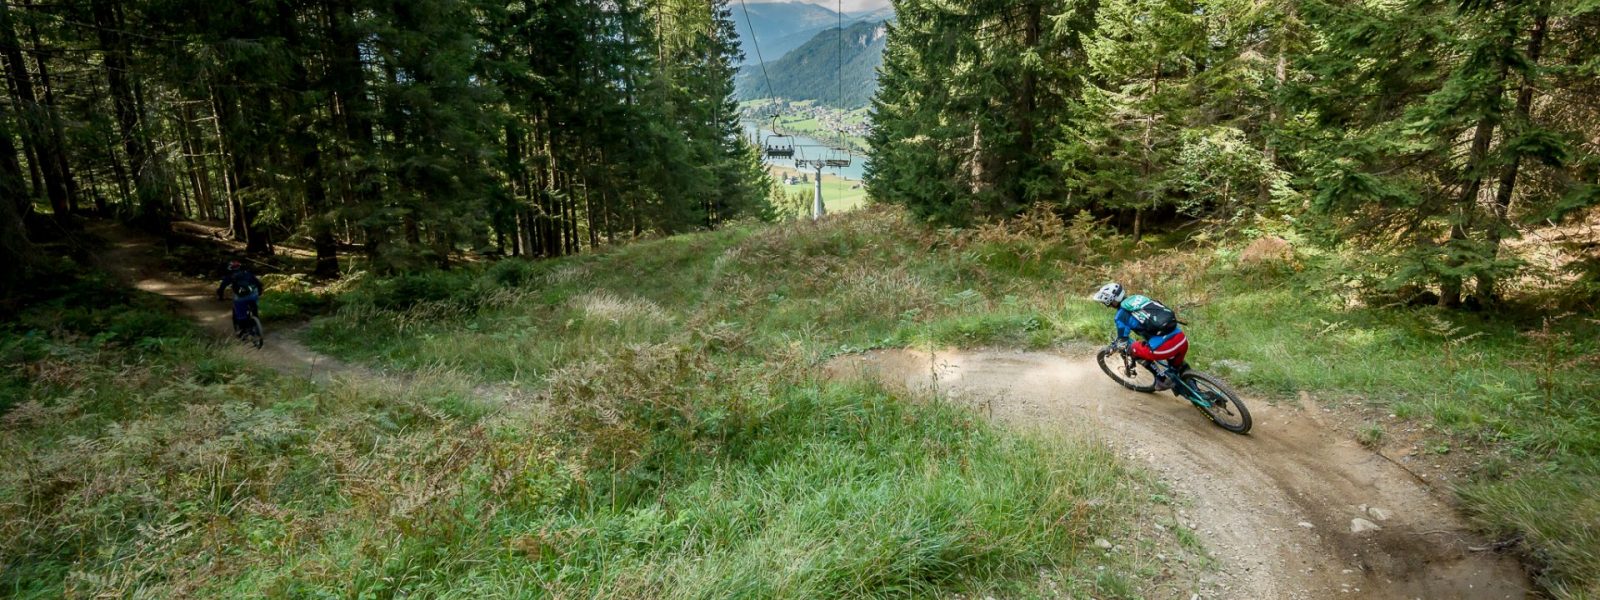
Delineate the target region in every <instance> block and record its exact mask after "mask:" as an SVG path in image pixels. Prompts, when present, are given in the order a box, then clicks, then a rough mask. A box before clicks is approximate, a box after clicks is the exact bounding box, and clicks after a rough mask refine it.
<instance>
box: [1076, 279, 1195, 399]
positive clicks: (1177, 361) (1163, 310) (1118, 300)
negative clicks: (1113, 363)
mask: <svg viewBox="0 0 1600 600" xmlns="http://www.w3.org/2000/svg"><path fill="white" fill-rule="evenodd" d="M1091 298H1093V299H1094V301H1096V302H1099V303H1101V304H1104V305H1106V306H1108V307H1116V308H1117V316H1116V317H1114V318H1112V323H1114V324H1115V325H1116V327H1117V341H1116V345H1117V346H1118V347H1119V348H1121V349H1123V350H1127V351H1131V352H1132V354H1133V355H1134V356H1136V357H1138V358H1141V359H1144V360H1148V361H1151V362H1161V361H1165V362H1166V364H1167V366H1169V367H1171V368H1172V371H1171V372H1172V374H1173V377H1166V376H1158V377H1157V378H1156V390H1157V391H1164V390H1170V389H1172V387H1173V386H1174V385H1176V384H1177V381H1176V376H1177V375H1179V374H1182V373H1183V372H1184V371H1187V370H1188V369H1189V364H1188V363H1187V362H1184V360H1183V357H1184V355H1187V354H1188V353H1189V339H1188V338H1187V337H1185V336H1184V335H1183V329H1181V328H1180V327H1179V326H1178V317H1177V315H1176V314H1175V313H1173V312H1172V309H1170V308H1167V306H1166V305H1165V304H1162V303H1160V302H1156V301H1155V300H1151V299H1150V298H1147V297H1145V296H1140V295H1133V296H1129V295H1127V292H1126V291H1124V290H1123V289H1122V284H1119V283H1108V284H1105V285H1104V286H1101V287H1100V290H1099V291H1096V292H1095V293H1094V295H1093V296H1091ZM1135 333H1137V334H1139V336H1140V337H1143V338H1144V341H1139V342H1135V341H1132V340H1131V339H1129V336H1130V335H1131V334H1135Z"/></svg>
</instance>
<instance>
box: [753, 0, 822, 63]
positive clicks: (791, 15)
mask: <svg viewBox="0 0 1600 600" xmlns="http://www.w3.org/2000/svg"><path fill="white" fill-rule="evenodd" d="M747 10H748V18H747V17H746V11H747ZM838 21H839V14H838V13H836V12H833V11H831V10H828V9H826V8H823V7H821V6H817V5H815V4H806V3H803V2H771V3H760V4H749V5H745V6H735V7H733V24H734V29H735V30H736V31H737V33H738V34H739V49H740V50H743V51H744V62H745V64H749V65H753V64H756V44H760V46H761V54H762V56H764V57H765V58H766V59H767V62H769V63H770V62H772V61H774V60H777V59H778V58H779V57H781V56H783V55H784V54H785V53H787V52H788V51H790V50H793V49H795V48H798V47H800V45H802V44H804V43H806V41H807V40H810V39H811V37H812V36H814V35H816V33H817V32H818V31H822V30H824V29H827V28H829V27H836V26H837V25H838ZM752 26H753V27H754V28H755V37H754V38H752V37H751V35H750V29H751V27H752ZM752 40H754V41H752Z"/></svg>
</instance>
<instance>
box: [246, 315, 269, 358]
mask: <svg viewBox="0 0 1600 600" xmlns="http://www.w3.org/2000/svg"><path fill="white" fill-rule="evenodd" d="M247 328H248V331H246V332H245V339H244V341H245V343H246V344H250V345H251V346H253V347H255V349H257V350H260V349H261V346H262V345H264V344H265V343H266V335H265V334H264V333H262V331H261V318H260V317H256V316H251V317H250V325H248V326H247Z"/></svg>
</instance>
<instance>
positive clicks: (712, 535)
mask: <svg viewBox="0 0 1600 600" xmlns="http://www.w3.org/2000/svg"><path fill="white" fill-rule="evenodd" d="M882 224H883V222H882V221H880V220H866V221H859V222H857V223H856V225H854V226H845V225H832V226H826V227H823V228H811V229H809V230H808V231H803V232H800V231H797V232H796V233H795V234H794V235H795V237H794V238H793V239H788V240H779V239H774V238H773V237H772V235H773V232H772V231H770V230H764V231H758V230H732V231H726V232H719V233H714V234H701V235H691V236H681V237H676V238H671V239H666V240H661V241H659V242H652V243H648V244H639V245H636V246H631V247H627V248H622V249H618V250H615V251H612V252H609V253H606V254H602V255H592V256H583V257H577V258H574V259H570V260H562V261H549V262H541V263H524V262H513V261H507V262H502V263H499V264H495V265H492V266H487V267H484V268H478V269H462V270H458V271H456V272H451V273H429V274H420V275H413V276H408V277H401V278H395V279H387V280H373V281H369V282H367V283H366V284H365V285H361V286H358V287H357V288H356V289H355V290H354V291H351V292H349V293H347V294H345V295H343V296H341V297H340V298H339V299H338V308H337V310H336V312H335V314H334V315H333V316H331V317H328V318H325V319H323V320H320V321H319V322H318V323H317V325H316V336H315V338H316V340H317V342H318V344H319V345H321V346H322V347H324V348H327V349H330V350H332V351H337V352H339V353H341V354H343V355H345V356H348V357H352V358H361V359H365V360H371V361H374V362H379V363H386V364H390V365H396V366H402V367H405V368H407V369H408V370H409V371H410V373H409V374H408V375H406V376H405V378H404V379H368V378H364V377H360V376H347V377H344V378H342V379H339V380H338V381H335V382H333V383H332V384H330V385H327V386H318V385H314V384H312V383H310V382H307V381H304V380H300V379H296V378H292V377H286V376H281V375H278V374H276V373H273V372H270V371H265V370H262V369H258V368H254V367H252V366H250V365H249V363H248V357H249V354H248V353H238V354H236V353H234V351H235V347H234V346H233V345H231V344H224V343H213V342H209V341H207V340H206V339H205V338H204V337H203V336H202V335H200V334H199V333H198V332H197V331H196V330H195V329H194V328H193V327H192V326H191V325H189V324H188V323H185V322H184V321H182V320H179V319H178V318H176V317H174V316H172V315H171V314H170V313H168V312H166V310H167V309H166V307H165V305H164V303H163V302H162V301H160V300H159V299H155V298H152V297H148V296H142V295H127V294H122V295H116V294H115V293H111V292H107V290H111V289H115V288H114V286H113V285H112V284H111V283H110V282H108V281H105V280H104V279H103V278H95V277H86V278H80V279H75V280H74V283H73V284H71V286H69V289H64V290H56V291H54V292H51V293H50V294H46V296H49V297H50V298H53V299H50V300H45V301H40V302H38V303H36V304H35V305H34V306H33V307H32V308H30V309H28V310H27V311H26V312H24V314H23V315H21V316H20V317H19V318H18V319H17V320H16V321H14V322H10V323H6V324H4V325H3V326H0V364H3V365H5V366H6V367H7V369H6V370H5V372H6V373H8V374H7V375H6V376H5V378H4V379H0V390H3V391H5V392H6V397H7V398H15V401H14V402H13V403H12V405H10V406H7V407H0V410H4V411H5V412H4V415H3V417H0V450H3V451H4V452H5V453H6V455H7V456H8V464H10V465H11V466H10V467H8V468H7V469H4V470H0V561H3V562H0V593H4V594H5V595H8V596H13V597H19V598H47V597H60V596H129V595H146V596H151V597H183V596H193V597H330V596H337V597H362V598H367V597H398V596H408V597H443V598H483V597H526V596H554V597H572V596H584V597H590V596H600V595H604V596H612V597H637V598H645V597H649V598H655V597H708V598H709V597H717V598H720V597H727V596H729V595H741V596H749V597H784V598H813V597H841V596H873V597H881V596H928V595H947V594H956V593H960V594H975V595H986V594H995V595H1001V596H1038V595H1043V594H1045V593H1047V592H1046V590H1047V589H1048V590H1056V589H1060V590H1065V593H1068V594H1070V595H1074V596H1090V595H1092V596H1095V597H1108V598H1117V597H1121V598H1131V597H1138V596H1140V595H1143V594H1144V593H1145V592H1144V591H1143V590H1147V589H1149V588H1150V586H1154V585H1171V584H1170V583H1161V582H1160V575H1159V574H1160V572H1161V568H1160V565H1159V564H1158V563H1156V562H1155V561H1154V560H1153V559H1151V558H1149V557H1150V556H1151V555H1153V554H1154V553H1153V552H1142V553H1138V554H1137V556H1134V555H1127V556H1114V557H1107V556H1103V555H1101V553H1098V552H1097V551H1095V550H1093V549H1092V546H1091V543H1092V541H1093V540H1094V539H1095V538H1096V537H1114V538H1118V539H1121V538H1123V537H1125V536H1127V535H1128V530H1129V529H1130V528H1131V527H1133V526H1134V524H1135V523H1136V522H1138V521H1140V520H1141V519H1147V518H1151V517H1149V516H1148V515H1147V514H1146V513H1145V510H1146V507H1147V506H1148V499H1149V498H1150V497H1151V495H1152V493H1151V492H1152V490H1153V489H1154V488H1155V487H1156V486H1155V484H1154V483H1153V482H1151V481H1149V480H1148V479H1147V478H1146V477H1145V476H1144V475H1142V474H1141V473H1139V472H1136V471H1131V470H1129V469H1128V468H1126V467H1124V466H1123V465H1122V464H1121V463H1120V462H1119V460H1118V459H1117V458H1116V457H1114V456H1112V455H1111V454H1110V453H1109V452H1108V451H1107V450H1106V449H1105V448H1104V447H1103V446H1101V445H1099V444H1097V443H1094V442H1093V441H1091V440H1083V439H1059V438H1049V439H1046V438H1040V437H1034V436H1030V435H1024V434H1018V433H1012V432H1004V431H1001V430H999V429H997V428H995V427H993V426H991V425H990V424H988V423H987V422H985V421H983V420H982V419H981V417H979V416H978V415H976V414H974V413H972V412H970V411H966V410H962V409H959V408H956V407H952V406H948V405H946V404H944V403H942V402H941V401H939V400H938V399H937V398H911V397H906V396H905V395H904V394H903V393H900V392H895V391H891V390H886V389H882V388H879V387H874V386H872V385H870V384H867V383H861V382H848V381H845V382H840V381H831V380H825V379H818V378H816V377H815V376H814V375H812V373H813V372H814V369H813V366H814V362H813V360H814V358H815V357H817V356H821V355H823V354H825V353H827V352H830V351H831V349H834V348H837V347H838V344H839V343H840V340H841V339H858V338H857V337H856V336H855V335H845V336H839V335H836V334H834V333H831V332H824V331H820V330H812V333H811V334H810V335H809V336H808V338H807V339H806V340H800V339H797V338H794V337H792V334H795V333H797V332H800V331H803V330H804V329H805V328H800V329H797V330H794V331H789V330H787V329H786V327H787V326H786V325H785V324H786V323H789V322H791V321H803V320H806V319H807V317H806V312H810V313H813V314H815V313H822V315H823V317H824V319H825V320H826V321H828V322H837V323H844V322H846V321H847V320H848V316H847V315H846V314H844V313H843V312H838V311H835V310H827V311H818V310H816V307H814V306H813V307H812V308H810V309H805V312H802V311H801V310H800V309H799V305H791V306H786V307H785V308H790V307H793V308H795V309H796V310H795V311H794V312H793V313H787V314H786V316H783V317H781V318H778V319H775V320H774V321H772V322H767V323H761V324H759V325H757V324H756V323H755V321H756V320H757V318H758V314H757V313H758V311H755V310H750V309H748V308H743V309H739V310H730V307H731V306H734V304H733V303H735V302H737V301H739V298H742V297H744V295H745V294H746V293H754V292H753V288H752V289H750V290H741V289H735V288H739V287H740V286H742V285H744V284H742V283H740V282H741V281H742V280H743V279H744V278H746V277H750V276H751V275H752V274H753V271H752V269H751V267H752V263H750V262H748V261H751V260H758V259H759V258H758V257H759V256H762V255H764V254H766V253H773V252H779V253H787V252H794V253H796V254H795V255H794V256H793V258H795V259H800V258H802V257H803V256H805V255H810V256H811V257H812V258H818V259H821V258H824V257H825V256H826V255H828V254H829V253H833V252H837V251H845V250H850V249H852V248H857V244H860V243H862V242H864V241H865V238H863V237H861V235H860V234H862V233H865V232H862V231H857V230H855V229H853V227H859V226H861V225H866V226H871V227H877V226H880V225H882ZM774 244H777V245H774ZM850 251H852V252H853V251H855V250H850ZM741 257H742V258H741ZM774 264H776V263H774ZM785 264H788V265H789V266H792V267H794V268H795V269H796V270H795V271H794V272H792V273H791V274H790V275H799V276H798V277H793V279H794V281H796V284H795V285H792V286H780V287H786V289H787V290H788V293H789V294H791V296H789V298H793V299H795V300H796V301H799V300H800V299H801V298H804V297H805V296H806V295H807V294H809V293H811V291H809V290H810V287H811V286H812V285H818V286H822V287H829V286H828V284H827V283H826V282H825V281H824V280H821V279H813V278H812V277H811V276H809V275H805V274H806V273H809V272H810V271H808V270H806V269H805V265H804V264H800V263H794V262H785ZM777 275H778V277H777V278H775V279H770V280H768V281H771V282H776V281H777V280H778V279H788V278H789V277H784V276H782V275H781V272H780V273H778V274H777ZM872 281H878V283H871V282H872ZM883 283H884V282H883V281H882V280H876V279H870V278H869V279H864V280H862V281H861V284H863V285H883ZM816 291H818V292H820V291H822V288H818V289H817V290H816ZM868 291H870V290H869V289H868V288H861V289H858V290H856V291H855V292H853V293H857V294H865V293H866V292H868ZM775 293H778V292H777V291H776V290H774V291H770V292H769V293H768V294H767V296H771V294H775ZM764 297H766V296H764ZM107 298H114V300H112V301H107V300H106V299H107ZM87 299H96V300H97V302H96V303H93V304H88V303H86V302H85V300H87ZM853 301H861V302H865V301H866V297H865V296H862V297H861V298H859V299H858V300H853ZM767 302H769V303H771V304H770V305H769V306H772V305H783V304H784V303H785V300H784V299H783V298H778V297H776V296H774V297H770V298H767ZM841 309H842V307H841ZM740 320H745V321H744V322H743V323H741V322H740ZM899 326H900V322H899V321H898V320H896V319H893V318H890V319H886V320H883V321H878V322H876V325H874V327H875V331H890V330H893V329H894V328H897V327H899ZM752 328H755V329H752ZM841 331H844V330H843V329H841ZM797 344H798V345H797ZM524 353H526V354H527V356H526V357H522V358H516V357H518V356H519V355H523V354H524ZM241 357H242V358H241ZM486 380H488V381H493V380H504V381H516V382H519V383H520V385H516V386H512V387H510V388H507V391H506V392H504V393H500V392H496V393H493V394H483V393H480V392H479V391H478V390H479V387H478V386H479V384H480V383H481V382H483V381H486ZM1171 543H1173V544H1176V541H1173V542H1171ZM1101 567H1103V569H1102V568H1101Z"/></svg>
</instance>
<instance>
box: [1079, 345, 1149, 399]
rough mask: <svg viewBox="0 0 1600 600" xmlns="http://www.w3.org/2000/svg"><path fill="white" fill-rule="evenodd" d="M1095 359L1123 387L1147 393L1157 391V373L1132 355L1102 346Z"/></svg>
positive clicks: (1107, 374) (1101, 368)
mask: <svg viewBox="0 0 1600 600" xmlns="http://www.w3.org/2000/svg"><path fill="white" fill-rule="evenodd" d="M1094 359H1095V361H1096V362H1099V363H1100V370H1101V371H1105V373H1106V376H1107V377H1110V378H1111V379H1112V381H1115V382H1117V383H1118V384H1120V385H1122V387H1125V388H1128V389H1130V390H1133V391H1135V392H1144V393H1146V394H1148V393H1150V392H1154V391H1156V375H1155V373H1152V372H1151V371H1150V369H1147V368H1145V367H1144V365H1141V364H1139V361H1136V360H1134V359H1133V358H1132V357H1130V356H1128V355H1126V354H1123V353H1121V352H1117V351H1115V350H1112V349H1111V348H1101V349H1100V354H1097V355H1095V357H1094Z"/></svg>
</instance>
